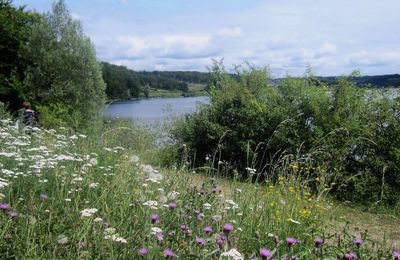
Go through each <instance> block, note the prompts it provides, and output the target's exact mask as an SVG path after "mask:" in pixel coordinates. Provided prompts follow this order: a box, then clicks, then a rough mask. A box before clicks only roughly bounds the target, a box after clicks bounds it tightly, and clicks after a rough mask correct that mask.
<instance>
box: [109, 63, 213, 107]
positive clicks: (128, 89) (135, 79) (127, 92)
mask: <svg viewBox="0 0 400 260" xmlns="http://www.w3.org/2000/svg"><path fill="white" fill-rule="evenodd" d="M103 78H104V81H105V82H106V84H107V88H106V94H107V98H108V99H110V100H116V99H117V100H118V99H119V100H121V99H122V100H127V99H130V98H138V97H140V96H145V97H148V96H149V91H150V89H159V90H167V91H172V90H174V91H181V92H182V93H183V95H185V96H186V95H190V93H188V90H189V84H200V85H204V86H205V85H207V84H208V83H209V82H210V74H209V73H202V72H197V71H153V72H147V71H133V70H131V69H128V68H126V67H125V66H118V65H113V64H110V63H107V62H103Z"/></svg>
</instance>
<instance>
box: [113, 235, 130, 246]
mask: <svg viewBox="0 0 400 260" xmlns="http://www.w3.org/2000/svg"><path fill="white" fill-rule="evenodd" d="M111 240H112V241H114V242H118V243H122V244H127V243H128V241H127V240H126V239H125V238H122V237H119V236H117V235H112V236H111Z"/></svg>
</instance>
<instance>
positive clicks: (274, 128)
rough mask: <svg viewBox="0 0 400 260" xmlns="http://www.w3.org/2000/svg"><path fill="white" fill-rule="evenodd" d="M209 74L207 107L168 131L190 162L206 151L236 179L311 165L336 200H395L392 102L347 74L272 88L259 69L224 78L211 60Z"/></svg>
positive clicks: (397, 110) (398, 106) (398, 142)
mask: <svg viewBox="0 0 400 260" xmlns="http://www.w3.org/2000/svg"><path fill="white" fill-rule="evenodd" d="M212 72H213V77H212V78H213V81H212V84H211V86H210V88H209V91H210V97H211V105H210V106H204V107H202V108H201V109H200V111H198V112H197V113H194V114H191V115H188V116H186V118H185V119H184V120H183V121H182V122H181V123H180V124H177V125H176V127H175V129H174V130H173V135H174V137H175V138H176V139H177V140H178V142H179V143H181V144H186V145H187V146H188V148H189V149H190V151H191V152H190V157H189V159H190V160H192V163H193V164H194V165H195V166H202V165H204V164H205V163H206V157H207V156H212V157H213V158H214V161H213V165H212V166H213V167H215V168H217V167H218V168H220V167H222V166H223V167H225V168H226V169H228V170H229V171H231V172H232V173H233V170H238V171H239V172H241V175H242V178H249V177H252V178H253V179H254V178H262V179H264V178H266V177H271V178H272V179H276V177H277V176H273V174H272V172H273V169H274V167H276V166H277V165H279V164H281V163H282V161H283V160H284V159H285V160H286V159H289V160H290V161H291V162H295V163H299V164H300V165H301V164H305V163H307V164H309V163H311V164H312V167H319V168H321V167H323V168H325V169H326V171H327V172H329V173H330V176H331V177H329V178H330V181H331V182H337V183H338V185H337V186H335V188H333V190H334V191H335V192H336V195H337V196H338V198H340V199H344V200H353V201H365V202H366V201H369V202H378V201H379V202H383V203H389V204H395V203H397V201H398V198H396V196H395V194H396V190H398V189H399V188H400V183H399V179H400V168H399V166H398V165H397V162H398V161H399V156H400V155H399V147H400V138H399V136H400V128H399V124H400V121H399V114H400V103H399V99H391V98H389V97H386V96H384V95H381V93H379V92H371V91H365V90H363V89H360V88H357V87H356V86H355V84H354V83H352V82H351V76H349V77H343V78H341V79H340V80H339V81H338V82H337V84H336V85H334V86H332V87H328V86H327V85H325V84H324V83H321V82H320V81H319V80H318V79H317V78H316V77H314V76H312V75H308V76H307V77H306V78H305V79H291V78H289V79H287V80H284V81H282V82H281V83H279V85H278V86H272V85H269V84H268V82H269V81H268V79H269V73H268V70H266V69H259V68H254V67H250V69H249V70H243V69H240V68H239V69H237V74H236V75H235V76H230V75H229V74H227V73H226V71H225V69H224V67H223V66H221V64H218V63H216V64H215V65H214V67H213V68H212ZM221 165H222V166H221ZM249 169H254V170H255V171H256V173H257V174H252V176H250V175H249V173H250V171H249ZM307 178H311V179H312V178H315V176H314V175H313V174H307Z"/></svg>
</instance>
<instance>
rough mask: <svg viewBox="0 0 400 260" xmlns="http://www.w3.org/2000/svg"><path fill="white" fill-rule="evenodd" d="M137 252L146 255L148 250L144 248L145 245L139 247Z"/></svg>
mask: <svg viewBox="0 0 400 260" xmlns="http://www.w3.org/2000/svg"><path fill="white" fill-rule="evenodd" d="M138 252H139V254H140V255H143V256H144V255H147V254H148V253H149V250H148V249H147V248H145V247H142V248H140V249H139V250H138Z"/></svg>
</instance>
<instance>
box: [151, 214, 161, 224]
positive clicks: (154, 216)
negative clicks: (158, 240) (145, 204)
mask: <svg viewBox="0 0 400 260" xmlns="http://www.w3.org/2000/svg"><path fill="white" fill-rule="evenodd" d="M151 223H153V224H158V223H160V216H158V215H157V214H151Z"/></svg>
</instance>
